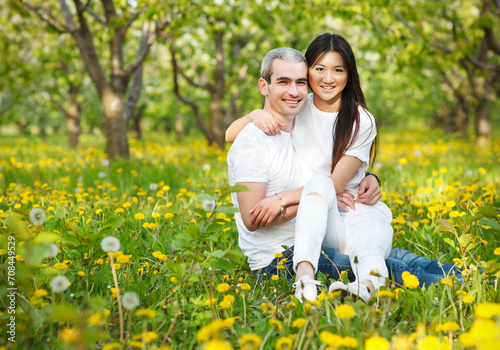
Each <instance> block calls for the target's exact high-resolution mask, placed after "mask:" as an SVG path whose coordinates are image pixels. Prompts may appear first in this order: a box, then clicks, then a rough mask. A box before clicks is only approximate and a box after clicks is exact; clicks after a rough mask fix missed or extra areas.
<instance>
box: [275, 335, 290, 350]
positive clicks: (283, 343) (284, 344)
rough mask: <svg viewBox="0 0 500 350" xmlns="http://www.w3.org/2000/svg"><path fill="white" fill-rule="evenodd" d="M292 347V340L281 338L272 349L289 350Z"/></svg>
mask: <svg viewBox="0 0 500 350" xmlns="http://www.w3.org/2000/svg"><path fill="white" fill-rule="evenodd" d="M292 346H293V340H292V339H291V338H290V337H281V338H279V339H278V340H277V341H276V345H275V346H274V348H275V349H276V350H291V349H292Z"/></svg>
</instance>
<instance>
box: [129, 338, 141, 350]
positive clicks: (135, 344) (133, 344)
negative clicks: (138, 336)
mask: <svg viewBox="0 0 500 350" xmlns="http://www.w3.org/2000/svg"><path fill="white" fill-rule="evenodd" d="M127 345H128V346H130V347H131V348H136V349H142V348H143V346H142V342H141V341H137V340H131V341H129V342H127Z"/></svg>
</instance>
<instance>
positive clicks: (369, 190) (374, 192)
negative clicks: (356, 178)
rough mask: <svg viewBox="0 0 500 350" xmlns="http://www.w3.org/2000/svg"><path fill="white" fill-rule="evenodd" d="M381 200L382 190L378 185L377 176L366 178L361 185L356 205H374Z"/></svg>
mask: <svg viewBox="0 0 500 350" xmlns="http://www.w3.org/2000/svg"><path fill="white" fill-rule="evenodd" d="M380 198H382V190H381V189H380V186H379V185H378V182H377V179H376V178H375V176H371V175H369V176H366V177H365V178H364V179H363V181H361V183H360V184H359V191H358V198H356V203H363V204H367V205H374V204H376V203H377V202H378V201H379V200H380Z"/></svg>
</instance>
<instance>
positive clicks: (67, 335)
mask: <svg viewBox="0 0 500 350" xmlns="http://www.w3.org/2000/svg"><path fill="white" fill-rule="evenodd" d="M79 338H80V332H79V331H78V329H75V328H63V329H62V330H61V331H60V332H59V339H60V340H61V341H62V342H64V343H74V342H76V341H77V340H78V339H79Z"/></svg>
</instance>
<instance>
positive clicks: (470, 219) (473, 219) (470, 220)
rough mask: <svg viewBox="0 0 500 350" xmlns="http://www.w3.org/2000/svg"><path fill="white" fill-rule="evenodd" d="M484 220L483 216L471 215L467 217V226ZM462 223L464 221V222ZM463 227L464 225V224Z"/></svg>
mask: <svg viewBox="0 0 500 350" xmlns="http://www.w3.org/2000/svg"><path fill="white" fill-rule="evenodd" d="M482 218H483V217H482V215H470V216H467V217H466V218H465V224H466V225H469V224H471V223H473V222H476V221H478V220H481V219H482ZM462 221H463V220H462ZM461 226H463V224H462V225H461Z"/></svg>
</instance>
